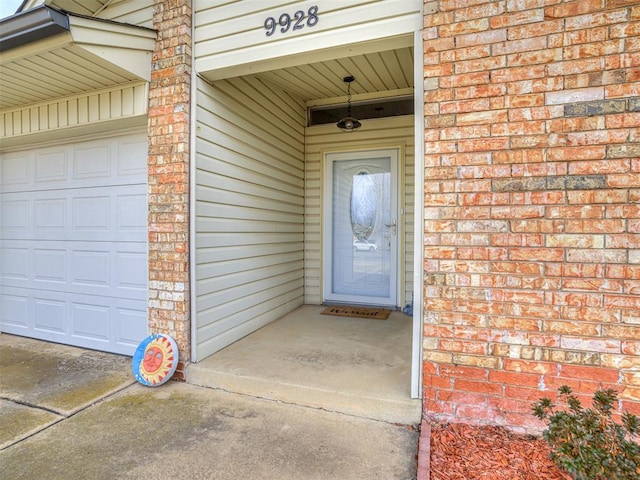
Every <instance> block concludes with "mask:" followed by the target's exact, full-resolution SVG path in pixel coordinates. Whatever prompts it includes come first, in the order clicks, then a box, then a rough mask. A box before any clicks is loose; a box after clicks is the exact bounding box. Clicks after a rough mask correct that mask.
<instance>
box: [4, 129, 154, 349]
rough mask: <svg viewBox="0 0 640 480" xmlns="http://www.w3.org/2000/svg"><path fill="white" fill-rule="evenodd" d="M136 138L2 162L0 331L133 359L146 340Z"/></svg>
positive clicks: (139, 138)
mask: <svg viewBox="0 0 640 480" xmlns="http://www.w3.org/2000/svg"><path fill="white" fill-rule="evenodd" d="M146 150H147V147H146V135H145V134H144V133H139V134H132V135H126V136H119V137H112V138H106V139H96V140H91V141H86V142H79V143H76V144H73V145H63V146H52V147H45V148H34V149H32V150H31V151H24V152H12V153H6V154H3V155H2V156H0V183H1V184H0V187H1V189H0V205H1V210H0V214H1V216H0V224H1V225H0V226H1V229H0V240H1V242H0V287H1V288H0V305H1V308H0V330H1V331H4V332H7V333H15V334H18V335H25V336H30V337H34V338H39V339H42V340H50V341H56V342H60V343H66V344H69V345H76V346H82V347H87V348H95V349H99V350H104V351H109V352H114V353H123V354H128V355H131V354H133V352H134V351H135V348H136V347H137V345H138V343H139V342H140V341H141V340H142V339H143V338H144V337H145V336H146V335H147V319H146V312H147V263H148V262H147V184H146V172H147V170H146Z"/></svg>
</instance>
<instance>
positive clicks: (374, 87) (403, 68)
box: [255, 47, 414, 105]
mask: <svg viewBox="0 0 640 480" xmlns="http://www.w3.org/2000/svg"><path fill="white" fill-rule="evenodd" d="M347 75H353V76H354V77H355V81H354V82H353V83H352V84H351V93H352V95H353V98H354V100H359V99H360V100H362V99H365V98H367V97H369V98H375V97H379V96H383V95H384V96H389V95H390V94H391V95H393V94H396V95H405V94H408V93H413V87H414V81H413V47H402V48H396V49H393V50H387V51H381V52H374V53H365V54H361V55H356V56H352V57H345V58H337V59H334V60H325V61H321V62H317V63H311V64H306V65H296V66H291V67H287V68H281V69H278V70H271V71H266V72H261V73H258V74H255V76H256V77H258V78H260V79H263V80H264V81H268V82H271V83H275V84H277V85H279V86H280V87H281V88H283V89H284V90H285V91H287V92H289V93H290V94H291V95H293V96H296V97H298V98H300V99H302V100H303V101H305V102H307V103H308V104H310V105H311V104H324V103H336V102H337V103H340V102H344V100H345V94H346V90H347V87H346V84H345V83H344V81H343V78H344V77H346V76H347Z"/></svg>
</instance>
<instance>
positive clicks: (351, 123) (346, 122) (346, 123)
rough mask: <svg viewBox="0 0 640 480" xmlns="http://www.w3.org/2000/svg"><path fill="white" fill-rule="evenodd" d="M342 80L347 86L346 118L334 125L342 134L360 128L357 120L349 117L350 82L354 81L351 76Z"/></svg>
mask: <svg viewBox="0 0 640 480" xmlns="http://www.w3.org/2000/svg"><path fill="white" fill-rule="evenodd" d="M343 80H344V82H345V83H346V84H347V116H346V117H344V118H343V119H342V120H340V121H339V122H338V123H336V126H337V127H338V128H339V129H340V130H342V131H343V132H353V131H354V130H356V129H358V128H360V127H361V126H362V123H360V121H359V120H357V119H355V118H353V117H352V116H351V82H353V81H354V80H355V79H354V78H353V75H349V76H348V77H344V78H343Z"/></svg>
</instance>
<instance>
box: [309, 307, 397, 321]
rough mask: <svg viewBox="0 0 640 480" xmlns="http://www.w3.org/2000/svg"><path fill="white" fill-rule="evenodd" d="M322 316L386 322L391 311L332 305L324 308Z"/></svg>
mask: <svg viewBox="0 0 640 480" xmlns="http://www.w3.org/2000/svg"><path fill="white" fill-rule="evenodd" d="M321 313H322V315H335V316H338V317H356V318H373V319H374V320H386V319H387V318H388V317H389V314H390V313H391V310H387V309H386V308H367V307H350V306H343V305H333V306H331V307H327V308H325V309H324V310H323V311H322V312H321Z"/></svg>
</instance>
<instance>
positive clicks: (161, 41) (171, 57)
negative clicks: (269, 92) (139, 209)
mask: <svg viewBox="0 0 640 480" xmlns="http://www.w3.org/2000/svg"><path fill="white" fill-rule="evenodd" d="M191 12H192V10H191V1H190V0H156V1H155V4H154V9H153V23H154V28H156V29H157V30H158V39H157V41H156V45H155V49H154V52H153V66H152V72H151V84H150V86H149V159H148V175H149V176H148V180H149V328H150V330H151V331H152V332H154V333H165V334H168V335H171V336H172V337H173V338H174V339H175V340H176V342H177V343H178V347H179V349H180V359H181V361H180V363H179V365H178V370H177V371H176V374H175V377H176V378H178V379H183V378H184V370H183V367H184V365H185V364H186V363H187V362H189V359H190V348H191V344H190V341H191V339H190V329H191V327H190V325H191V323H190V315H189V291H190V285H189V121H190V119H189V104H190V102H189V99H190V97H189V92H190V88H191V77H190V74H191V61H192V57H191V15H192V13H191Z"/></svg>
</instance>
